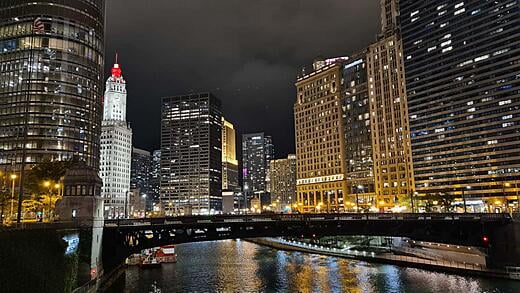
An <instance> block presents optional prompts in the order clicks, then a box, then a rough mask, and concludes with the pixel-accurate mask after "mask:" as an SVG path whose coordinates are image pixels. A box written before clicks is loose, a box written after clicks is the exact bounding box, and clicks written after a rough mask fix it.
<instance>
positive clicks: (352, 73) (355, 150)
mask: <svg viewBox="0 0 520 293" xmlns="http://www.w3.org/2000/svg"><path fill="white" fill-rule="evenodd" d="M343 95H344V98H343V115H344V119H343V123H344V124H345V148H346V149H345V163H346V167H345V168H346V179H347V191H348V193H349V194H350V195H351V198H350V199H349V200H347V201H346V202H345V209H347V210H354V209H355V208H356V205H359V207H360V208H363V209H367V208H370V207H371V206H372V204H373V202H374V201H375V198H376V184H375V177H374V167H375V166H374V148H373V146H372V144H373V142H372V126H371V125H372V124H371V119H370V113H371V111H370V98H369V92H368V64H367V50H365V51H363V52H360V53H358V54H354V55H352V57H351V59H350V60H349V61H348V62H345V64H344V66H343ZM356 195H357V198H356Z"/></svg>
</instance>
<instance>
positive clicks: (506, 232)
mask: <svg viewBox="0 0 520 293" xmlns="http://www.w3.org/2000/svg"><path fill="white" fill-rule="evenodd" d="M484 237H487V238H488V240H487V241H489V248H488V257H487V260H486V261H487V265H488V267H490V268H505V267H508V266H510V267H520V221H518V220H513V221H512V222H511V223H509V224H508V225H503V226H497V227H493V229H490V230H489V232H488V234H486V235H485V236H484ZM483 241H486V240H485V239H483Z"/></svg>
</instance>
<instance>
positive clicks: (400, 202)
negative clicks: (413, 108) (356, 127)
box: [367, 30, 415, 209]
mask: <svg viewBox="0 0 520 293" xmlns="http://www.w3.org/2000/svg"><path fill="white" fill-rule="evenodd" d="M392 32H393V33H392ZM383 35H384V36H385V37H384V38H382V39H381V40H379V41H378V42H376V43H375V44H373V45H371V46H369V47H368V53H367V61H368V62H367V64H368V66H367V71H368V97H369V105H370V120H371V122H370V126H371V137H372V149H373V161H374V179H375V193H376V199H375V200H374V201H373V202H372V203H371V206H372V207H377V208H378V209H386V208H393V207H396V208H399V207H402V206H405V205H408V204H405V203H407V202H410V199H411V197H412V196H413V193H414V191H415V186H414V177H413V162H412V150H411V142H410V129H409V122H408V105H407V96H406V85H405V79H404V64H403V61H404V60H403V53H402V42H401V38H400V36H399V34H398V32H397V30H392V31H383Z"/></svg>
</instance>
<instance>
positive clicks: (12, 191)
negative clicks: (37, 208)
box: [9, 174, 18, 219]
mask: <svg viewBox="0 0 520 293" xmlns="http://www.w3.org/2000/svg"><path fill="white" fill-rule="evenodd" d="M10 178H11V180H12V181H13V185H12V187H11V212H10V213H9V218H11V219H12V218H13V210H14V186H15V185H14V183H15V181H16V178H18V175H16V174H11V176H10Z"/></svg>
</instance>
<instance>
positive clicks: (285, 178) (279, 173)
mask: <svg viewBox="0 0 520 293" xmlns="http://www.w3.org/2000/svg"><path fill="white" fill-rule="evenodd" d="M269 185H270V188H269V190H270V192H271V201H272V202H277V203H279V204H280V205H281V206H280V207H281V208H283V207H285V206H286V205H292V204H294V203H296V155H289V156H288V157H287V158H286V159H278V160H271V161H269ZM280 207H278V208H280Z"/></svg>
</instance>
